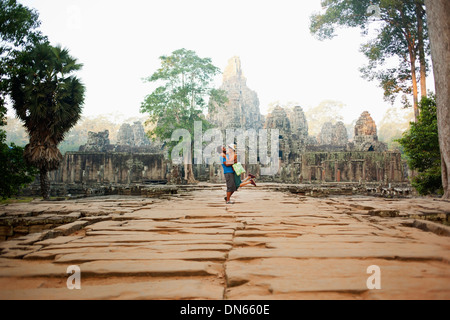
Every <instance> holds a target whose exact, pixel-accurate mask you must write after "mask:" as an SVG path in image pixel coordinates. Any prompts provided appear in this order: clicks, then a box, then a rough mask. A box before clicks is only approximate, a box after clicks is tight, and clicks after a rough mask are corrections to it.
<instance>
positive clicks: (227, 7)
mask: <svg viewBox="0 0 450 320" xmlns="http://www.w3.org/2000/svg"><path fill="white" fill-rule="evenodd" d="M19 2H20V3H22V4H24V5H26V6H28V7H31V8H35V9H36V10H37V11H38V12H39V15H40V20H41V21H42V25H41V30H42V31H43V33H44V34H46V35H47V36H48V37H49V40H50V41H51V43H52V44H53V45H56V44H61V45H62V46H63V47H67V48H68V49H69V50H70V53H71V54H72V55H73V56H74V57H76V58H77V59H78V60H79V62H81V63H83V64H84V67H83V70H82V71H81V72H80V73H79V76H80V77H81V78H82V80H83V82H84V83H85V85H86V88H87V92H86V100H85V106H84V111H83V115H85V116H93V115H100V114H109V113H119V114H125V115H127V116H138V115H140V113H139V108H140V105H141V102H142V101H143V100H144V97H145V96H146V95H147V94H149V93H150V92H151V91H152V88H153V87H152V86H151V84H148V83H144V82H143V81H142V78H144V77H148V76H150V75H151V74H152V73H153V72H154V71H156V69H157V68H158V67H159V57H160V56H161V55H167V54H170V53H171V52H173V51H174V50H177V49H180V48H186V49H189V50H194V51H195V52H196V53H197V54H198V55H199V56H200V57H202V58H204V57H210V58H212V61H213V63H214V64H215V65H216V66H217V67H219V68H220V69H221V70H223V69H224V68H225V66H226V65H227V62H228V59H230V58H231V57H233V56H239V57H240V58H241V62H242V69H243V72H244V75H245V76H246V78H247V85H248V86H249V87H250V89H252V90H255V91H256V92H257V94H258V97H259V100H260V108H261V112H262V113H263V114H265V113H266V112H267V107H268V105H269V104H270V103H271V102H273V101H277V100H280V101H282V102H283V101H286V102H287V101H297V102H298V103H299V104H300V105H301V106H302V107H303V108H304V109H305V110H306V109H308V108H310V107H314V106H317V105H318V104H319V103H320V102H321V101H323V100H328V99H331V100H338V101H341V102H343V103H344V104H346V112H345V114H344V115H343V116H344V118H345V121H346V122H348V123H350V122H351V121H353V120H355V119H357V118H358V117H359V115H360V114H361V113H362V112H363V111H365V110H367V111H369V112H370V113H371V114H372V116H373V118H374V119H375V121H376V122H379V121H381V119H382V117H383V115H384V112H385V110H386V109H387V108H388V107H389V106H390V105H389V104H388V103H386V102H384V101H383V92H382V90H381V89H380V88H378V87H377V83H374V82H367V81H366V80H364V79H362V78H361V76H360V73H359V71H358V69H359V68H360V67H362V66H363V65H364V64H365V63H366V62H367V60H366V59H365V58H364V56H363V55H362V54H361V53H360V52H359V46H360V44H361V43H362V42H364V38H362V37H361V36H360V31H359V29H346V30H342V31H340V32H339V36H338V37H336V38H335V39H333V40H331V41H329V40H327V41H323V42H321V41H318V40H316V39H315V38H314V37H313V36H312V35H311V34H310V32H309V17H310V16H311V14H312V13H313V12H314V11H319V10H320V8H321V7H320V0H308V1H304V0H302V1H300V0H277V1H274V0H272V1H266V0H257V1H253V0H226V1H225V0H220V1H219V0H145V1H144V0H128V1H118V0H76V1H73V0H58V1H56V0H39V1H36V0H34V1H33V0H19ZM220 83H221V76H220V77H218V79H217V86H219V85H220Z"/></svg>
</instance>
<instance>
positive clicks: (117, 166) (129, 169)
mask: <svg viewBox="0 0 450 320" xmlns="http://www.w3.org/2000/svg"><path fill="white" fill-rule="evenodd" d="M166 173H167V164H166V162H165V160H164V156H163V155H162V154H149V153H108V152H67V153H66V155H65V156H64V159H63V161H62V164H61V166H60V168H59V169H58V170H57V171H54V172H52V173H51V179H52V181H54V182H63V183H120V184H130V183H142V182H145V181H146V180H155V181H158V180H165V179H166V178H167V177H166Z"/></svg>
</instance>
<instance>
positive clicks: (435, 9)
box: [425, 0, 450, 199]
mask: <svg viewBox="0 0 450 320" xmlns="http://www.w3.org/2000/svg"><path fill="white" fill-rule="evenodd" d="M425 4H426V8H427V14H428V25H429V29H430V41H431V57H432V59H433V71H434V79H435V83H436V105H437V121H438V131H439V147H440V149H441V160H442V161H441V165H442V186H443V187H444V197H443V198H444V199H450V186H449V184H450V139H449V137H450V122H449V121H448V119H450V81H449V80H448V79H449V75H450V52H449V50H448V48H449V47H450V25H449V23H448V17H449V16H450V1H448V0H425Z"/></svg>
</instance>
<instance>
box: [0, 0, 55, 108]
mask: <svg viewBox="0 0 450 320" xmlns="http://www.w3.org/2000/svg"><path fill="white" fill-rule="evenodd" d="M39 26H40V21H39V15H38V14H37V12H36V11H35V10H31V9H29V8H27V7H25V6H23V5H21V4H19V3H17V1H16V0H0V36H1V41H0V108H3V107H4V104H5V101H6V96H7V95H8V92H9V91H8V87H9V84H10V82H9V79H10V75H11V71H12V69H13V62H14V60H13V58H12V56H13V55H14V53H15V52H18V51H20V50H24V49H26V48H30V47H31V46H33V45H34V44H36V43H39V42H43V41H46V37H44V36H43V35H42V33H41V32H40V31H39V30H38V27H39Z"/></svg>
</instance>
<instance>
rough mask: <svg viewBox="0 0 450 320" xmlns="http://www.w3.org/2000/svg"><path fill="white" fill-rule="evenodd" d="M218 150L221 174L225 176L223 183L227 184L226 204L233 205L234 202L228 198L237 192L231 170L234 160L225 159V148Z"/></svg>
mask: <svg viewBox="0 0 450 320" xmlns="http://www.w3.org/2000/svg"><path fill="white" fill-rule="evenodd" d="M219 148H221V149H222V150H221V156H220V162H221V163H222V168H223V174H224V175H225V181H226V183H227V197H226V201H227V204H233V203H234V202H232V201H230V198H231V195H232V194H233V193H234V192H235V191H236V190H237V188H236V184H235V183H234V170H233V164H234V159H227V155H226V149H225V147H223V146H222V147H219Z"/></svg>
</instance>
